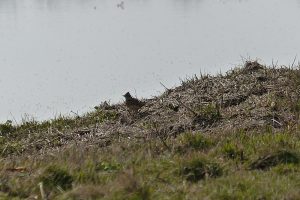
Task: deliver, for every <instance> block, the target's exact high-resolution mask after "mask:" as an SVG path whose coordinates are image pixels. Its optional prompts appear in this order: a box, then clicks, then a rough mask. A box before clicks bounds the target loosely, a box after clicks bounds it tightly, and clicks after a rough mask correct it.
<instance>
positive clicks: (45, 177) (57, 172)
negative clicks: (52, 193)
mask: <svg viewBox="0 0 300 200" xmlns="http://www.w3.org/2000/svg"><path fill="white" fill-rule="evenodd" d="M39 180H40V181H41V182H42V183H43V185H44V187H45V188H46V189H49V190H53V189H55V188H57V187H60V188H62V189H63V190H68V189H71V188H72V183H73V181H74V178H73V177H72V176H71V175H70V174H69V172H68V171H67V170H65V169H63V168H62V167H60V166H56V165H51V166H48V167H47V168H46V169H45V170H44V172H43V173H42V174H41V175H40V177H39Z"/></svg>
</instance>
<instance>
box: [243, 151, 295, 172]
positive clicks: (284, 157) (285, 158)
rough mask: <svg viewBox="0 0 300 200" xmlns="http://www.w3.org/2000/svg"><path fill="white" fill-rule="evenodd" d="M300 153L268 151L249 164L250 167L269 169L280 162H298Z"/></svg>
mask: <svg viewBox="0 0 300 200" xmlns="http://www.w3.org/2000/svg"><path fill="white" fill-rule="evenodd" d="M298 163H299V155H298V154H296V153H294V152H291V151H288V150H279V151H275V152H272V153H268V154H266V155H263V156H261V157H259V158H258V159H256V160H254V161H252V162H251V163H250V165H249V167H250V169H262V170H265V169H269V168H271V167H274V166H276V165H279V164H298Z"/></svg>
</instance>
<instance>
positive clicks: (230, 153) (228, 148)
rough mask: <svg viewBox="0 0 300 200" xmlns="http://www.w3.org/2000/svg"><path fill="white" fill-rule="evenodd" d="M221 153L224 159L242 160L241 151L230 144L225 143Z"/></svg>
mask: <svg viewBox="0 0 300 200" xmlns="http://www.w3.org/2000/svg"><path fill="white" fill-rule="evenodd" d="M222 152H223V154H224V156H225V157H227V158H229V159H240V160H243V159H244V153H243V150H241V149H239V148H238V146H237V145H236V144H234V143H232V142H227V143H225V144H224V146H223V147H222Z"/></svg>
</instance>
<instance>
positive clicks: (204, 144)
mask: <svg viewBox="0 0 300 200" xmlns="http://www.w3.org/2000/svg"><path fill="white" fill-rule="evenodd" d="M178 140H179V142H180V143H181V144H182V146H183V147H184V148H191V149H195V150H205V149H208V148H210V147H212V146H213V145H214V141H213V140H212V139H211V138H208V137H207V136H204V135H203V134H201V133H198V132H197V133H184V134H182V135H180V136H179V139H178Z"/></svg>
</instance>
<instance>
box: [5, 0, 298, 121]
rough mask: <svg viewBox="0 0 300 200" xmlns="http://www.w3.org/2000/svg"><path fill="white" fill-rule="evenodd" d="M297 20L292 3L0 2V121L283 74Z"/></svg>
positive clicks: (253, 0) (231, 0)
mask: <svg viewBox="0 0 300 200" xmlns="http://www.w3.org/2000/svg"><path fill="white" fill-rule="evenodd" d="M299 19H300V1H299V0H288V1H282V0H263V1H262V0H124V4H123V3H121V1H120V0H0V121H5V120H7V119H13V118H15V119H16V120H17V121H18V120H20V119H21V117H22V116H24V114H25V113H26V114H27V115H28V116H32V117H35V118H36V119H39V120H43V119H47V118H52V117H54V116H57V115H58V114H60V113H62V114H64V115H68V114H71V113H72V112H71V111H73V112H78V113H82V112H86V111H88V110H92V108H93V106H95V105H97V104H99V103H100V102H101V101H103V100H110V101H111V102H120V101H122V96H121V95H122V94H124V93H125V92H127V91H130V92H132V93H133V94H134V95H136V96H138V97H145V98H146V97H151V96H152V95H158V94H160V92H161V91H163V90H164V89H163V87H162V86H161V85H160V82H162V83H163V84H165V85H166V86H168V87H172V86H176V85H179V83H180V78H182V79H184V78H186V77H188V76H192V75H193V74H199V73H200V71H201V72H207V73H217V72H220V71H222V72H225V71H226V70H228V69H230V68H232V67H233V66H235V65H236V64H240V63H242V60H243V59H244V58H249V57H250V58H252V59H255V58H258V59H260V61H261V62H263V63H266V64H270V63H272V61H273V62H274V63H276V62H278V63H279V64H286V65H288V64H291V63H292V62H293V60H294V58H295V56H297V55H298V54H299V52H300V24H299V23H298V20H299ZM296 58H297V59H296V61H297V62H298V57H296Z"/></svg>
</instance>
